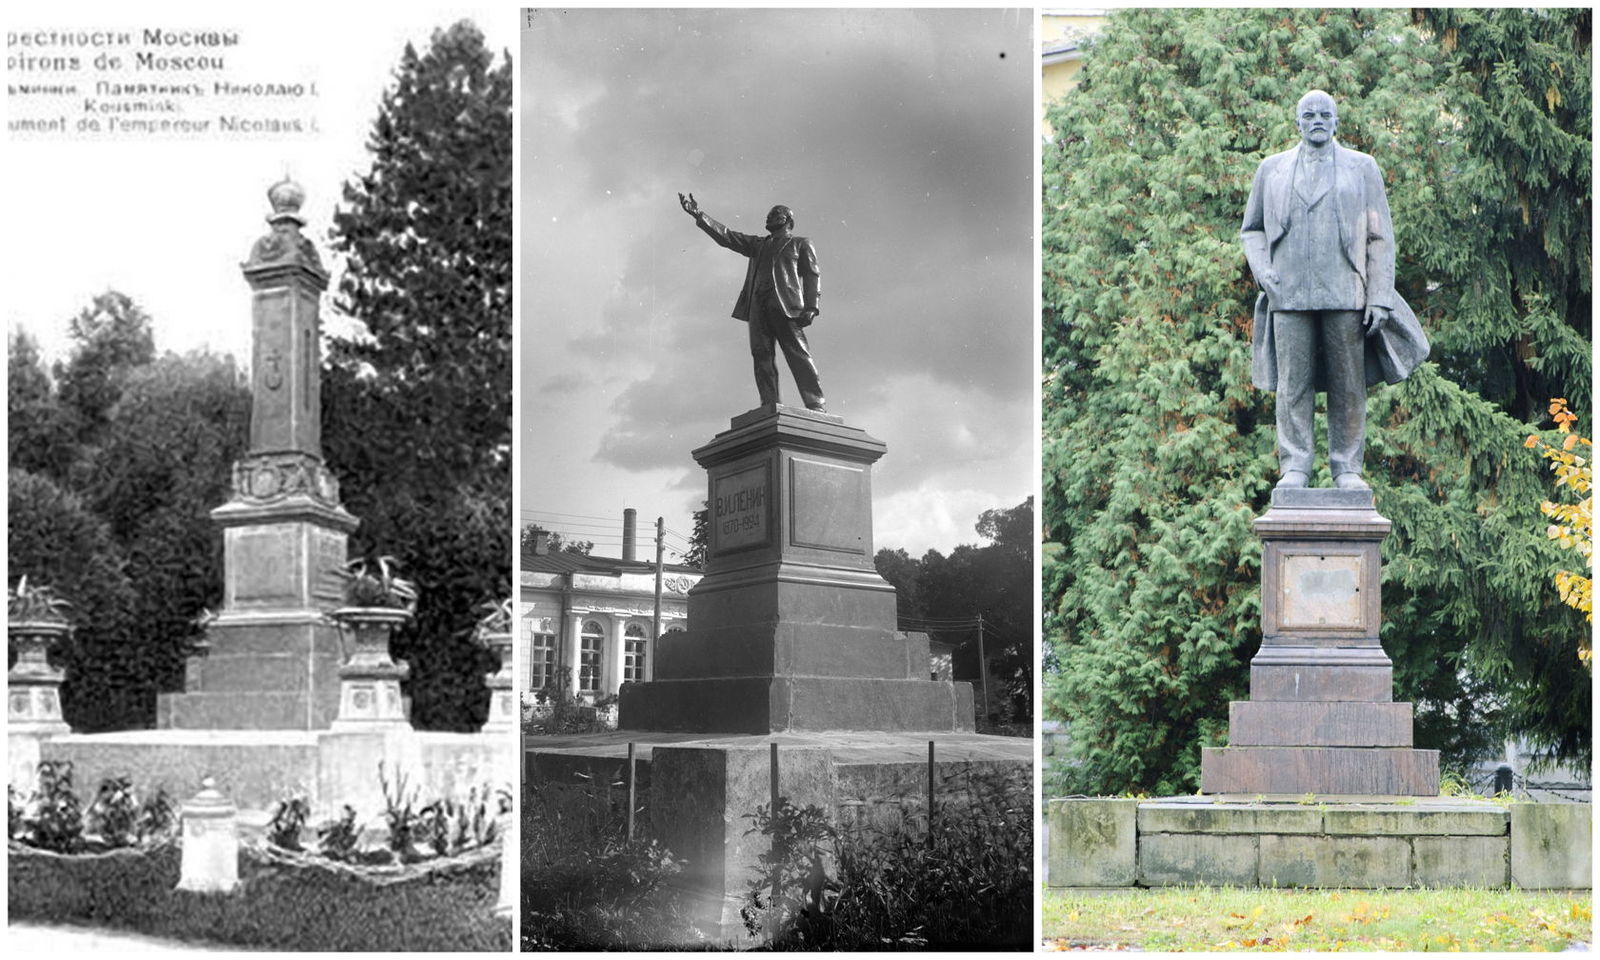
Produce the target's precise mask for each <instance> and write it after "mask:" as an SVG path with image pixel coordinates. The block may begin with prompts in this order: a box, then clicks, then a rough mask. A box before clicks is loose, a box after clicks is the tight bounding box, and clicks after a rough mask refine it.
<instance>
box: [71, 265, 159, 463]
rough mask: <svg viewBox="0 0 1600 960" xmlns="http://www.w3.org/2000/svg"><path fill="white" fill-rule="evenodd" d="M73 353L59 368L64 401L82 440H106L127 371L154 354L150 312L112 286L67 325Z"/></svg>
mask: <svg viewBox="0 0 1600 960" xmlns="http://www.w3.org/2000/svg"><path fill="white" fill-rule="evenodd" d="M68 329H69V331H70V333H71V335H72V342H73V349H72V354H71V356H70V357H69V358H68V360H67V362H66V363H65V364H60V365H58V366H57V368H56V380H57V382H58V383H59V384H60V389H61V401H62V403H63V405H64V406H66V407H67V408H68V409H69V410H71V411H72V412H73V414H74V415H75V416H76V418H77V431H78V441H79V442H80V443H83V444H93V443H97V442H99V441H100V440H102V439H104V437H105V431H106V426H107V424H108V423H109V422H110V419H111V414H112V408H113V407H115V406H116V403H117V401H118V400H119V399H121V397H122V388H123V380H124V379H125V378H126V376H127V374H128V371H130V370H133V369H135V368H137V367H141V366H143V365H145V364H147V363H149V362H150V361H151V360H153V359H155V355H156V346H155V334H154V333H153V332H152V330H151V327H150V315H149V314H147V313H145V312H144V310H143V309H142V308H141V307H140V306H139V305H138V304H136V303H134V302H133V298H132V297H130V296H128V295H127V294H125V293H119V292H118V291H116V290H107V291H106V292H105V293H102V294H100V295H99V296H97V297H95V298H94V302H93V303H91V304H90V305H89V306H87V307H85V308H84V309H83V310H81V311H80V312H79V313H78V315H77V316H75V317H73V318H72V320H71V322H70V323H69V325H68Z"/></svg>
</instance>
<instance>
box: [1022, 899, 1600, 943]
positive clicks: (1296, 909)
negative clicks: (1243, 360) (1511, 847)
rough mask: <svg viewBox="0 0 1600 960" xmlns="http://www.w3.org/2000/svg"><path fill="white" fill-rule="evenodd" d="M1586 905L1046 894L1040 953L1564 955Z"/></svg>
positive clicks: (1583, 939)
mask: <svg viewBox="0 0 1600 960" xmlns="http://www.w3.org/2000/svg"><path fill="white" fill-rule="evenodd" d="M1591 904H1592V899H1591V897H1590V895H1589V894H1588V893H1587V892H1584V893H1581V894H1568V893H1546V892H1537V891H1528V890H1471V889H1453V890H1261V889H1235V888H1228V887H1172V888H1168V889H1164V890H1128V891H1117V892H1115V893H1104V894H1070V893H1066V892H1063V891H1059V890H1053V889H1049V888H1046V890H1045V894H1044V936H1045V940H1046V947H1047V948H1049V949H1056V950H1071V949H1086V948H1087V949H1133V950H1414V951H1424V950H1443V951H1461V950H1466V951H1489V950H1564V949H1566V948H1567V947H1568V945H1570V944H1574V943H1577V944H1588V943H1589V942H1590V941H1591V933H1592V920H1591V917H1592V913H1591Z"/></svg>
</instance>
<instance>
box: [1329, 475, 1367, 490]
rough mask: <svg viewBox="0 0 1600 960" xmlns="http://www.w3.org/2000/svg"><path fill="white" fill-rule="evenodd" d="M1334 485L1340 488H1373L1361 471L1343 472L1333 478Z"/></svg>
mask: <svg viewBox="0 0 1600 960" xmlns="http://www.w3.org/2000/svg"><path fill="white" fill-rule="evenodd" d="M1333 485H1334V486H1335V487H1338V488H1339V489H1340V490H1371V489H1372V488H1371V487H1369V486H1367V481H1365V480H1363V479H1361V474H1359V473H1341V474H1339V475H1338V476H1337V477H1334V478H1333Z"/></svg>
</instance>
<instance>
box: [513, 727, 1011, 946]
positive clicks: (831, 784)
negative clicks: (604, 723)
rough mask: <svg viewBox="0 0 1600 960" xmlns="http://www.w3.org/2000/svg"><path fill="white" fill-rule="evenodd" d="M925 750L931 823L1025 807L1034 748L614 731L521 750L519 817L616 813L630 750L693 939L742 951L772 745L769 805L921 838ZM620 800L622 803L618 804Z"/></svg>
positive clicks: (964, 741)
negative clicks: (686, 905) (542, 801)
mask: <svg viewBox="0 0 1600 960" xmlns="http://www.w3.org/2000/svg"><path fill="white" fill-rule="evenodd" d="M930 739H931V740H933V741H934V743H935V748H934V749H935V770H934V788H935V803H936V805H937V807H938V811H939V816H950V815H954V816H959V812H958V811H959V810H960V808H961V807H963V806H966V805H969V804H975V803H984V804H994V803H1001V802H1003V803H1007V804H1009V805H1011V806H1014V807H1015V808H1016V809H1018V810H1026V809H1029V808H1031V807H1032V804H1033V799H1032V784H1033V741H1032V740H1025V739H1018V738H1012V737H991V736H983V735H980V734H973V733H947V732H936V733H898V734H896V733H859V732H857V733H826V734H794V733H787V734H775V735H772V736H738V735H732V736H724V735H719V736H702V735H694V734H659V733H639V732H636V731H621V732H618V733H612V734H596V735H589V736H577V737H532V736H529V737H525V738H524V739H523V749H524V755H523V761H524V770H523V783H524V787H523V789H524V796H525V801H526V802H525V803H524V805H523V816H524V817H535V816H539V815H540V810H539V809H536V804H535V803H534V802H533V801H532V800H531V799H528V798H531V797H532V796H534V795H542V796H549V795H553V794H559V795H563V796H564V797H565V799H564V800H562V801H560V802H564V803H575V802H580V801H581V800H582V799H583V798H584V797H585V796H586V797H587V798H588V799H590V800H591V801H592V802H596V803H616V802H618V801H619V800H620V796H625V788H624V787H618V786H616V785H617V784H622V783H625V781H626V771H625V768H626V764H627V754H628V744H629V743H630V742H633V743H634V744H635V749H636V764H635V766H636V769H635V784H636V791H637V803H638V806H639V807H640V808H642V810H643V813H642V817H643V818H644V820H645V821H646V823H647V824H648V830H649V831H650V835H651V836H654V837H656V838H657V839H659V840H661V841H662V842H663V843H665V844H666V846H667V847H668V848H669V849H670V850H672V852H673V853H674V854H676V855H677V856H679V857H682V858H684V859H686V860H687V861H688V864H687V866H686V867H685V872H684V885H685V888H686V889H687V890H689V891H690V892H691V893H692V894H693V900H694V902H695V904H696V905H697V913H696V916H697V919H698V921H699V923H700V926H701V929H702V930H703V931H704V932H705V933H706V934H707V935H708V936H711V937H714V938H717V939H722V940H728V941H735V942H738V943H744V944H748V943H750V942H751V941H750V940H749V938H748V935H747V934H746V932H745V930H744V926H743V924H742V922H741V920H740V917H739V908H740V907H741V906H742V905H743V902H744V897H745V896H746V894H748V893H749V891H750V889H751V886H752V884H754V883H758V882H761V880H762V879H763V878H762V876H761V874H760V871H759V869H758V867H757V862H758V858H759V857H760V855H761V854H762V853H764V852H766V851H767V849H768V841H767V840H766V839H765V838H763V837H761V836H760V835H759V834H750V833H749V831H750V829H751V821H750V819H749V817H750V815H751V814H753V813H755V811H756V808H757V807H758V806H761V805H764V804H767V803H769V802H770V801H771V779H770V778H771V767H770V756H771V744H773V743H777V744H778V749H779V755H778V789H779V795H780V796H784V797H788V799H789V801H790V802H791V803H794V804H796V805H798V806H801V807H804V806H806V805H807V804H815V805H817V806H819V807H821V808H823V809H825V810H828V811H830V813H831V818H832V820H833V822H834V823H835V825H837V826H839V827H841V828H844V829H851V828H861V829H868V830H891V829H897V828H900V827H903V826H906V825H909V826H910V827H911V828H912V829H926V824H927V815H928V811H927V789H928V783H927V778H928V741H929V740H930ZM619 795H620V796H619Z"/></svg>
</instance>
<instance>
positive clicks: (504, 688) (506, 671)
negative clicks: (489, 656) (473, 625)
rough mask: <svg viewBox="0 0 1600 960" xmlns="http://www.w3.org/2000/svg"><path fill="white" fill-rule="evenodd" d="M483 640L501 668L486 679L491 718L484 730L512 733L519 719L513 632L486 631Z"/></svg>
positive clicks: (496, 732) (484, 725)
mask: <svg viewBox="0 0 1600 960" xmlns="http://www.w3.org/2000/svg"><path fill="white" fill-rule="evenodd" d="M483 640H484V643H486V644H487V645H488V646H489V649H490V650H493V651H494V654H495V656H496V657H497V658H498V659H499V661H500V669H499V670H497V671H495V672H494V673H491V674H489V676H488V679H486V680H485V681H484V684H485V686H487V687H488V688H489V719H488V720H486V721H484V724H483V732H484V733H494V734H503V733H510V732H511V731H512V730H514V729H516V728H517V721H518V714H517V694H516V691H515V689H513V688H514V686H515V684H514V683H513V681H512V678H511V672H512V666H511V634H510V633H509V632H503V631H493V632H490V633H485V634H484V636H483Z"/></svg>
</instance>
